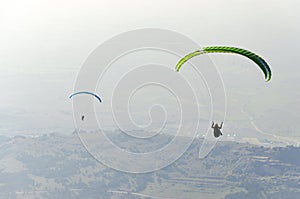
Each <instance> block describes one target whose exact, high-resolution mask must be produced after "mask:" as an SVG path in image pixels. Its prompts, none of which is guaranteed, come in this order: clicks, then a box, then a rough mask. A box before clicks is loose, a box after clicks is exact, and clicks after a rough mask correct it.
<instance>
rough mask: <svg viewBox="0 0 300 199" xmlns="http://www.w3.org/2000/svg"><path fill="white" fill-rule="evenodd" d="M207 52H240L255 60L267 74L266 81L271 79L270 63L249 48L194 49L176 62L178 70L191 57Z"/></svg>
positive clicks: (210, 47) (212, 47)
mask: <svg viewBox="0 0 300 199" xmlns="http://www.w3.org/2000/svg"><path fill="white" fill-rule="evenodd" d="M206 53H234V54H239V55H242V56H245V57H247V58H249V59H250V60H252V61H253V62H255V63H256V64H257V65H258V66H259V68H260V69H261V70H262V71H263V73H264V75H265V79H266V81H269V80H270V79H271V76H272V73H271V69H270V67H269V65H268V64H267V62H266V61H265V60H264V59H263V58H261V57H260V56H258V55H257V54H255V53H253V52H250V51H248V50H244V49H241V48H236V47H226V46H208V47H204V48H203V49H202V50H197V51H194V52H192V53H190V54H188V55H186V56H184V57H183V58H182V59H180V60H179V62H178V63H177V64H176V70H177V72H178V71H179V70H180V68H181V67H182V65H183V64H184V63H185V62H187V61H188V60H190V59H191V58H193V57H195V56H198V55H202V54H206Z"/></svg>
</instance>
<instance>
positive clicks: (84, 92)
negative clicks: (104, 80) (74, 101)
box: [69, 91, 102, 102]
mask: <svg viewBox="0 0 300 199" xmlns="http://www.w3.org/2000/svg"><path fill="white" fill-rule="evenodd" d="M79 94H88V95H92V96H94V97H96V98H97V99H98V100H99V102H102V100H101V98H100V97H99V96H98V95H96V94H94V93H91V92H87V91H80V92H76V93H73V94H72V95H70V97H69V98H70V99H71V98H72V97H73V96H75V95H79Z"/></svg>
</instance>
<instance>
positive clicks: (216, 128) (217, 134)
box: [211, 122, 223, 138]
mask: <svg viewBox="0 0 300 199" xmlns="http://www.w3.org/2000/svg"><path fill="white" fill-rule="evenodd" d="M222 126H223V122H222V123H221V126H219V125H218V124H217V123H216V124H214V122H212V125H211V128H213V129H214V136H215V137H216V138H217V137H220V136H221V135H223V134H222V132H221V129H222Z"/></svg>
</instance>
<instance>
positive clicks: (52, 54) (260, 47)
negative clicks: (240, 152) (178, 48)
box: [0, 0, 300, 134]
mask: <svg viewBox="0 0 300 199" xmlns="http://www.w3.org/2000/svg"><path fill="white" fill-rule="evenodd" d="M299 13H300V1H298V0H264V1H262V0H189V1H183V0H181V1H179V0H164V1H161V0H149V1H147V0H126V1H124V0H109V1H108V0H106V1H96V0H94V1H91V0H87V1H79V0H72V1H71V0H66V1H61V0H51V1H50V0H44V1H33V0H19V1H16V0H10V1H4V0H1V1H0V89H1V91H2V92H1V94H0V101H1V105H0V110H1V115H2V116H1V117H0V119H1V120H2V121H0V124H1V126H0V134H5V133H8V132H7V131H9V132H10V133H11V131H22V130H24V131H26V132H28V131H36V133H38V132H39V131H41V130H45V131H46V130H49V131H50V132H51V131H55V130H57V131H64V130H65V129H69V130H70V129H72V128H73V119H72V115H71V105H70V102H69V101H68V100H66V99H65V97H66V96H68V94H70V92H72V89H73V83H74V81H75V78H76V74H77V72H78V70H79V69H80V66H81V63H82V62H83V61H84V60H85V59H86V58H87V56H88V54H89V53H90V52H91V51H92V50H93V49H95V48H96V47H97V46H98V45H99V44H101V43H102V42H103V41H105V40H107V39H109V38H110V37H112V36H114V35H116V34H119V33H121V32H124V31H128V30H132V29H137V28H143V27H154V28H165V29H170V30H174V31H177V32H180V33H183V34H185V35H188V36H189V37H191V38H193V39H194V40H195V41H197V42H198V43H199V44H200V45H234V46H242V47H246V48H248V49H252V50H255V51H256V52H258V53H259V54H261V55H263V56H264V57H265V58H266V59H267V60H268V61H269V63H270V64H271V65H272V69H273V71H274V83H273V85H272V86H271V87H273V88H272V89H271V90H272V91H273V92H276V93H278V91H279V90H280V91H281V90H282V89H283V88H294V89H293V91H295V90H297V89H299V83H300V82H299V80H298V79H297V76H296V74H299V72H300V69H299V67H298V65H299V58H298V53H299V51H300V40H299V35H300V25H299V21H300V17H299ZM192 50H194V49H192ZM212 59H214V61H215V62H216V64H217V65H220V64H222V63H224V65H233V66H232V67H236V66H237V65H238V64H237V63H236V62H235V61H234V59H233V58H223V57H220V56H213V57H212ZM238 61H241V59H238ZM243 63H244V62H243ZM225 68H226V67H223V68H222V67H220V70H221V72H222V71H223V72H224V81H225V83H226V81H228V85H231V81H230V78H227V77H230V76H228V73H226V69H225ZM250 68H251V67H250ZM236 69H237V70H242V68H238V67H236ZM249 70H252V69H249ZM253 71H257V69H256V68H255V67H253ZM257 74H260V73H259V72H257ZM279 74H282V76H281V77H280V75H279ZM260 75H261V74H260ZM289 75H293V78H292V80H291V81H290V80H289ZM259 78H261V76H259V77H258V78H257V79H259ZM276 78H277V80H278V81H277V83H276V81H275V80H276ZM252 80H256V77H254V79H252ZM236 81H237V82H238V81H239V80H236ZM271 83H272V82H271ZM283 83H284V84H285V85H284V86H283V88H281V87H280V85H282V84H283ZM262 84H263V82H261V84H260V83H259V84H258V86H259V85H262ZM245 86H250V84H248V85H247V84H246V85H245ZM229 87H230V86H229ZM228 90H229V92H230V88H229V89H228ZM288 93H289V92H286V91H283V93H282V94H283V95H291V94H288ZM46 96H47V97H46ZM296 97H298V95H296V94H295V100H294V101H293V102H294V103H295V104H296V102H298V101H297V99H296ZM294 108H299V105H298V106H295V107H294ZM298 110H299V109H298ZM37 118H39V120H38V122H37ZM297 120H298V118H294V120H292V121H293V122H297ZM32 129H34V130H32Z"/></svg>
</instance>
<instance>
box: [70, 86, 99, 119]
mask: <svg viewBox="0 0 300 199" xmlns="http://www.w3.org/2000/svg"><path fill="white" fill-rule="evenodd" d="M79 94H87V95H92V96H94V97H95V98H97V100H98V101H99V102H102V100H101V98H100V97H99V96H98V95H96V94H94V93H91V92H87V91H80V92H76V93H73V94H72V95H70V96H69V98H70V99H71V98H72V97H73V96H75V95H79ZM81 121H84V115H82V116H81Z"/></svg>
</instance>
